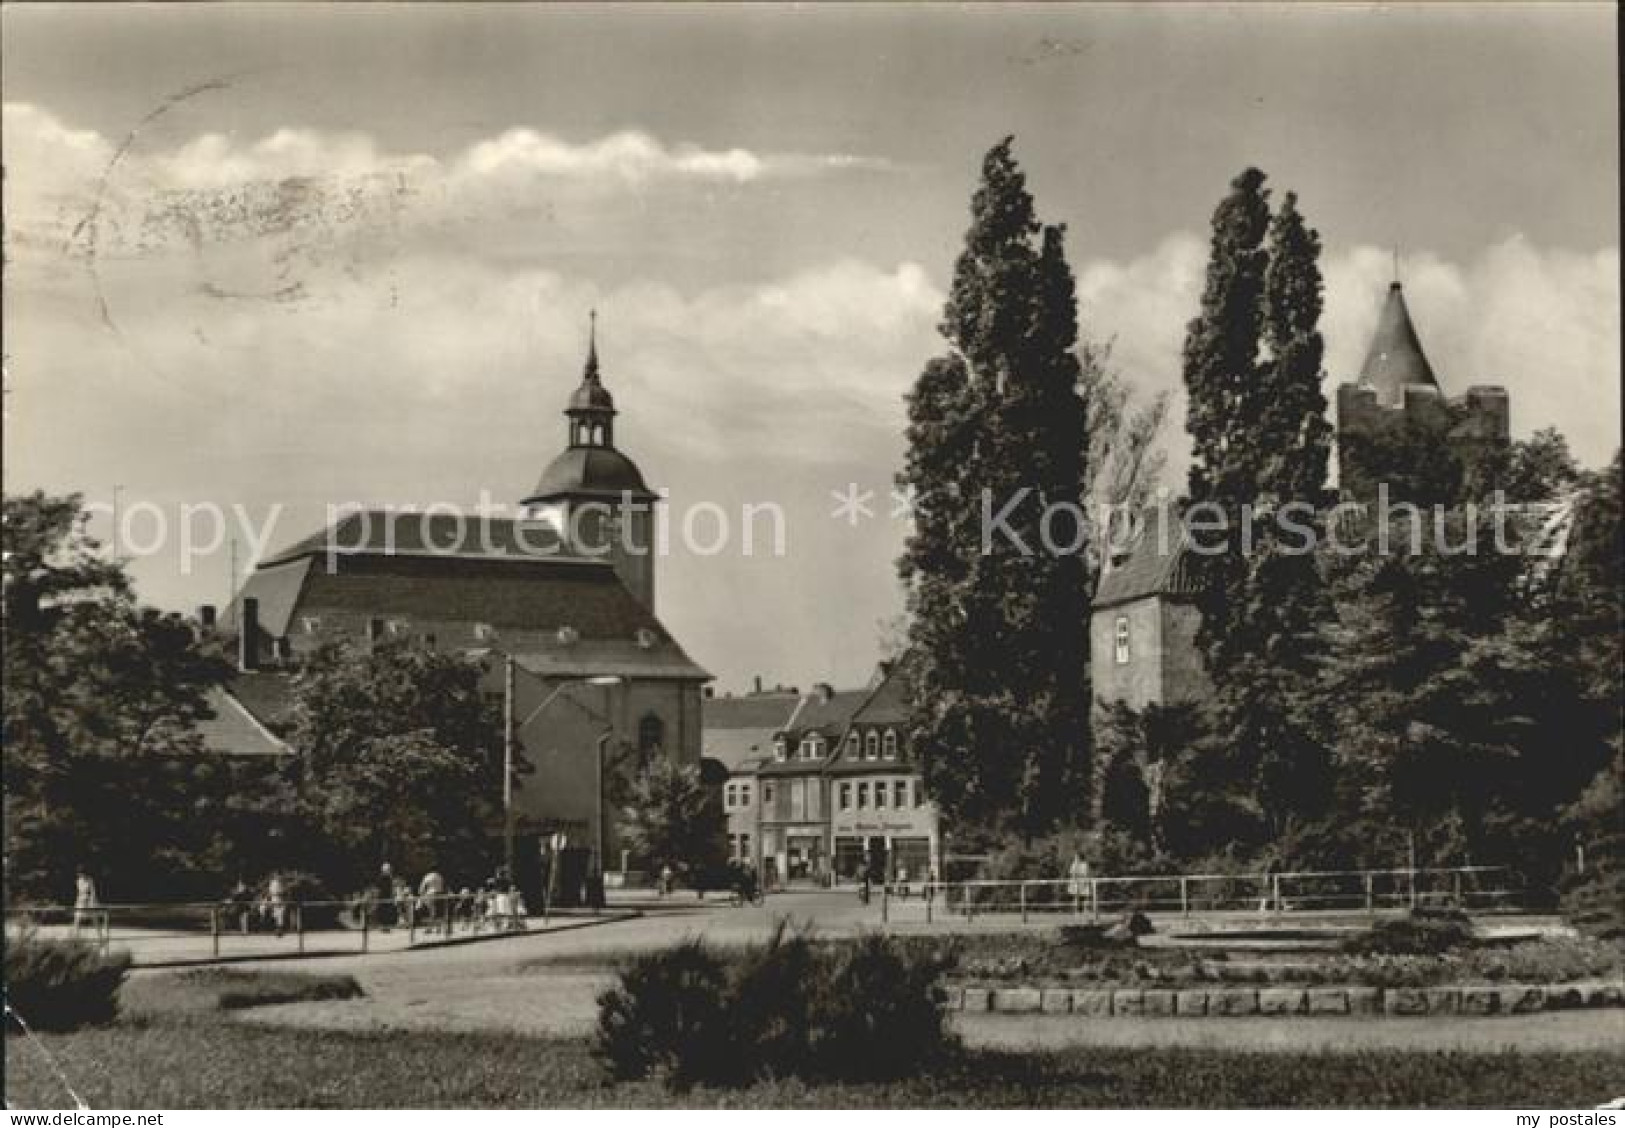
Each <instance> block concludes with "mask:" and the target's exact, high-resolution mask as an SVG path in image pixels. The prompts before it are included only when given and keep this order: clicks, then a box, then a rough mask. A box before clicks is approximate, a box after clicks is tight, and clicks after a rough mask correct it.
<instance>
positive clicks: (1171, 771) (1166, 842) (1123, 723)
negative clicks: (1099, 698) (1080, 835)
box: [1095, 701, 1206, 855]
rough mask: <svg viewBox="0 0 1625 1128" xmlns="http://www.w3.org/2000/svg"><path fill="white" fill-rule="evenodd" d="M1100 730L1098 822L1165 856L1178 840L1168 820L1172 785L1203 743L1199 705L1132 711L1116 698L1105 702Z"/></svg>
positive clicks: (1155, 706) (1176, 829) (1185, 774)
mask: <svg viewBox="0 0 1625 1128" xmlns="http://www.w3.org/2000/svg"><path fill="white" fill-rule="evenodd" d="M1098 731H1099V733H1100V737H1099V745H1098V747H1097V748H1096V749H1095V771H1096V778H1097V783H1096V786H1095V796H1096V800H1095V801H1096V804H1097V806H1098V808H1099V817H1098V818H1097V820H1096V821H1097V823H1098V824H1100V825H1104V826H1110V827H1113V828H1116V829H1119V830H1122V831H1125V832H1127V833H1128V834H1129V835H1131V836H1132V837H1134V838H1135V839H1137V840H1138V841H1139V842H1141V843H1143V844H1144V845H1145V846H1146V847H1147V848H1148V849H1150V850H1151V851H1152V852H1153V853H1154V854H1157V855H1164V854H1166V853H1167V852H1168V851H1169V849H1170V847H1171V845H1172V844H1173V843H1175V842H1177V841H1179V838H1180V829H1179V827H1178V826H1176V825H1174V822H1175V820H1173V819H1171V818H1170V804H1169V801H1168V800H1169V792H1170V784H1171V783H1173V784H1176V785H1177V783H1178V782H1179V781H1181V780H1182V778H1186V777H1188V774H1189V772H1188V764H1187V761H1188V760H1189V759H1190V758H1191V757H1193V756H1195V755H1197V754H1198V750H1199V749H1200V748H1201V747H1202V745H1203V744H1204V742H1205V739H1206V732H1205V718H1204V717H1203V715H1202V710H1201V708H1200V707H1199V706H1198V705H1196V704H1195V703H1194V702H1178V703H1174V704H1167V705H1164V704H1150V705H1147V706H1145V707H1144V708H1143V709H1135V708H1132V707H1131V706H1129V705H1128V704H1127V703H1125V702H1122V701H1115V702H1112V703H1110V704H1108V705H1106V706H1104V708H1103V710H1102V716H1101V720H1100V724H1099V728H1098ZM1176 805H1186V806H1188V801H1187V802H1186V803H1184V804H1178V801H1176ZM1179 821H1183V820H1179ZM1181 844H1183V843H1181Z"/></svg>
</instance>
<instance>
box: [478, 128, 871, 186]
mask: <svg viewBox="0 0 1625 1128" xmlns="http://www.w3.org/2000/svg"><path fill="white" fill-rule="evenodd" d="M887 167H889V162H886V161H883V160H879V159H876V158H873V157H855V156H851V155H847V154H830V155H822V156H809V155H805V154H796V153H774V154H757V153H753V152H751V151H749V150H748V149H738V148H734V149H726V150H707V149H702V148H700V147H698V146H696V145H686V144H685V145H674V146H667V145H665V144H663V143H662V142H661V141H659V140H658V139H657V138H654V137H651V136H649V135H648V134H647V133H642V132H639V131H637V130H622V131H621V132H619V133H612V134H610V135H609V136H607V137H602V138H599V139H598V140H595V141H588V142H585V143H581V144H573V143H571V142H569V141H565V140H563V139H561V138H558V137H554V136H551V135H549V134H546V133H538V132H536V131H535V130H533V129H510V130H508V131H506V132H505V133H502V134H501V135H499V136H497V137H492V138H489V139H487V140H484V141H479V142H477V143H475V144H474V145H472V146H470V147H469V148H468V149H467V150H466V151H465V152H464V153H462V154H461V155H460V156H459V157H458V158H457V159H456V160H455V161H454V162H452V174H453V176H454V177H459V178H471V179H484V178H491V177H506V176H514V175H526V176H546V177H568V178H589V179H592V180H594V181H595V182H598V183H602V182H603V180H604V179H606V178H607V179H608V180H611V181H618V182H620V183H622V184H626V185H642V184H647V183H649V182H651V181H657V180H662V179H681V180H697V181H722V182H728V183H734V184H746V183H749V182H751V181H755V180H762V179H766V178H771V177H783V176H810V175H815V174H817V173H820V172H826V171H843V170H851V169H860V168H863V169H884V168H887Z"/></svg>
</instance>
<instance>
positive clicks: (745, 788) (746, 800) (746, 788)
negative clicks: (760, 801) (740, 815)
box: [739, 783, 750, 807]
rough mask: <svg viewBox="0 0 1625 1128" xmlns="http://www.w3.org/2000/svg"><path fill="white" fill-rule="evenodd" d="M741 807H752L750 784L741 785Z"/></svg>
mask: <svg viewBox="0 0 1625 1128" xmlns="http://www.w3.org/2000/svg"><path fill="white" fill-rule="evenodd" d="M739 805H740V806H741V807H748V806H750V784H748V783H742V784H740V785H739Z"/></svg>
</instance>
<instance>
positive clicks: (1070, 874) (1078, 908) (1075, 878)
mask: <svg viewBox="0 0 1625 1128" xmlns="http://www.w3.org/2000/svg"><path fill="white" fill-rule="evenodd" d="M1088 892H1089V863H1088V862H1087V861H1085V860H1084V857H1083V855H1082V854H1077V853H1075V854H1073V855H1072V864H1071V865H1070V866H1068V867H1067V871H1066V895H1067V896H1068V897H1071V898H1072V911H1073V912H1075V913H1081V912H1082V911H1083V898H1084V895H1085V894H1086V893H1088Z"/></svg>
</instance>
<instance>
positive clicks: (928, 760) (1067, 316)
mask: <svg viewBox="0 0 1625 1128" xmlns="http://www.w3.org/2000/svg"><path fill="white" fill-rule="evenodd" d="M1063 243H1064V233H1063V230H1062V229H1061V228H1060V227H1057V226H1045V225H1043V224H1041V223H1040V222H1039V221H1038V219H1037V217H1036V214H1035V211H1034V207H1033V200H1032V196H1031V195H1030V194H1029V193H1028V191H1027V188H1026V180H1025V176H1024V175H1023V174H1022V172H1021V170H1020V168H1019V167H1018V166H1017V164H1016V161H1015V158H1014V156H1013V155H1012V153H1011V140H1010V139H1009V138H1006V139H1005V140H1004V141H1001V142H1000V143H999V144H998V145H996V146H994V147H993V149H992V150H991V151H990V152H989V153H988V154H987V157H986V158H985V160H984V161H983V166H982V183H981V185H980V187H979V188H978V190H977V192H976V194H975V197H974V198H973V200H972V204H971V225H970V228H969V230H968V231H967V232H966V236H965V249H964V251H963V252H962V253H961V255H960V256H959V260H958V263H957V265H956V268H955V273H954V280H953V284H952V287H951V288H950V293H949V298H948V302H947V306H946V308H945V309H944V313H943V322H942V326H941V331H942V334H943V336H944V338H945V339H946V340H947V342H948V344H949V346H950V351H949V353H948V354H947V355H945V356H942V357H938V358H935V359H933V360H932V361H930V362H929V363H928V364H927V365H926V368H925V371H924V372H923V373H922V375H921V377H920V380H919V382H918V383H917V384H916V386H915V389H914V391H913V393H912V395H911V396H910V398H909V433H908V438H909V453H908V457H907V462H906V464H905V467H904V470H903V473H902V474H901V476H900V483H901V484H902V485H903V486H904V487H906V488H910V489H912V490H913V491H914V496H915V498H916V501H917V503H918V507H919V508H918V510H917V522H916V529H915V532H914V535H913V536H912V537H911V538H910V540H909V544H908V546H907V548H906V549H905V553H904V556H903V559H902V561H901V562H900V570H901V573H902V576H903V578H904V581H905V582H906V583H907V584H908V586H909V611H910V617H911V621H910V643H911V644H912V646H913V647H914V648H915V649H916V650H917V651H918V652H919V654H920V661H919V666H918V669H917V672H916V676H915V684H914V686H913V691H914V692H913V700H914V701H915V717H914V723H913V739H914V741H915V747H917V748H919V749H920V750H921V754H922V760H923V766H924V772H925V778H926V782H927V786H928V788H929V789H930V790H931V793H932V795H933V797H934V798H936V799H937V801H938V802H939V803H941V804H942V806H943V808H944V809H945V811H946V813H947V814H948V816H949V817H950V818H951V819H954V820H956V821H960V822H962V823H969V824H978V825H982V826H995V825H1002V824H1008V825H1010V826H1012V827H1014V828H1016V829H1019V830H1021V831H1022V832H1024V833H1033V832H1035V831H1037V830H1039V829H1041V828H1043V827H1044V826H1046V825H1048V824H1050V823H1052V822H1053V821H1054V820H1056V819H1057V818H1058V817H1060V816H1061V815H1062V814H1063V813H1068V812H1070V813H1074V814H1075V813H1076V812H1077V811H1078V810H1079V809H1081V807H1082V802H1081V797H1082V787H1083V783H1084V780H1085V779H1086V774H1085V772H1084V761H1085V756H1086V740H1087V736H1086V734H1087V720H1088V712H1087V706H1088V700H1089V693H1088V637H1087V621H1088V591H1089V585H1088V578H1089V565H1088V559H1089V551H1090V550H1089V547H1088V544H1087V541H1088V536H1089V525H1088V521H1087V518H1086V516H1085V514H1084V512H1083V507H1082V502H1083V500H1084V498H1085V496H1086V492H1087V490H1088V488H1089V485H1090V474H1089V471H1088V465H1087V454H1088V441H1089V438H1088V435H1089V433H1088V424H1087V418H1086V415H1085V405H1084V401H1083V399H1082V397H1081V396H1080V395H1079V392H1078V385H1079V381H1080V379H1081V377H1082V369H1081V366H1080V363H1079V359H1078V356H1077V353H1076V346H1077V340H1078V325H1077V309H1076V307H1077V300H1076V293H1075V286H1074V283H1073V278H1072V272H1071V268H1070V267H1069V266H1068V265H1067V261H1066V254H1065V250H1064V245H1063Z"/></svg>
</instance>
